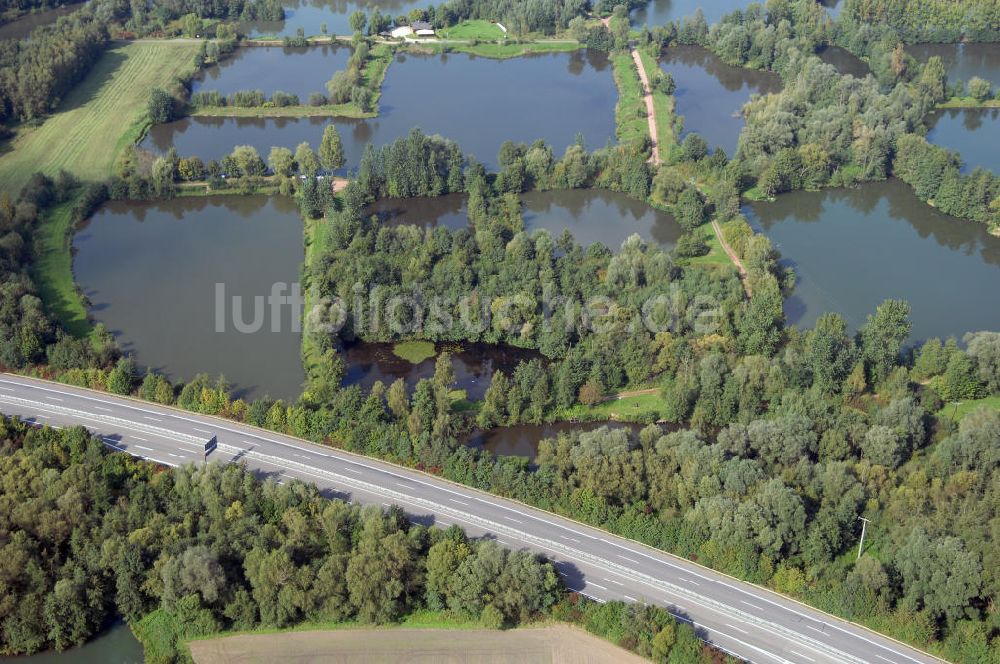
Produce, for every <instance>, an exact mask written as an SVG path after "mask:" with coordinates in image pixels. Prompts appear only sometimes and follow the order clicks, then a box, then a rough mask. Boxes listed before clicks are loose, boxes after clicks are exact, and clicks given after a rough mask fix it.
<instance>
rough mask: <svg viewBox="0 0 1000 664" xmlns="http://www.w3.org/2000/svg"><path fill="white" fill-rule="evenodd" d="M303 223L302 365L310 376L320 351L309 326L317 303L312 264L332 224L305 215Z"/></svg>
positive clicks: (321, 250) (324, 243)
mask: <svg viewBox="0 0 1000 664" xmlns="http://www.w3.org/2000/svg"><path fill="white" fill-rule="evenodd" d="M302 223H303V233H302V235H303V244H304V245H305V258H304V259H303V261H302V274H301V275H300V279H299V281H300V282H301V284H302V294H303V296H304V298H305V302H304V307H303V329H302V366H303V368H304V369H305V374H306V376H309V375H311V373H310V370H311V369H312V368H313V367H315V366H316V357H317V354H318V352H319V349H318V348H316V345H315V344H313V342H312V339H311V335H310V334H309V328H308V326H309V312H310V311H311V310H312V307H313V306H315V304H316V303H315V302H313V301H312V287H311V286H312V284H311V281H310V279H311V274H312V264H313V260H315V259H316V257H317V256H321V255H322V254H323V248H324V247H325V246H326V234H327V232H328V231H329V228H330V225H329V224H328V223H327V221H326V220H325V219H323V218H320V219H310V218H309V217H303V219H302Z"/></svg>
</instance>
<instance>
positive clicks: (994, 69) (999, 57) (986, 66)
mask: <svg viewBox="0 0 1000 664" xmlns="http://www.w3.org/2000/svg"><path fill="white" fill-rule="evenodd" d="M906 52H907V53H909V54H910V55H912V56H913V57H915V58H916V59H917V60H920V61H921V62H927V60H929V59H930V58H931V56H934V55H936V56H938V57H940V58H941V60H942V62H943V63H944V69H945V72H946V73H947V74H948V81H949V82H950V83H954V82H955V81H958V80H961V81H965V82H966V83H968V82H969V79H970V78H972V77H973V76H978V77H979V78H985V79H986V80H987V81H991V82H992V83H993V84H994V86H996V85H1000V44H912V45H910V46H907V47H906Z"/></svg>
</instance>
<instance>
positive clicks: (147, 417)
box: [142, 415, 163, 422]
mask: <svg viewBox="0 0 1000 664" xmlns="http://www.w3.org/2000/svg"><path fill="white" fill-rule="evenodd" d="M142 418H143V419H144V420H152V421H154V422H162V421H163V420H161V419H160V418H158V417H150V416H149V415H143V416H142Z"/></svg>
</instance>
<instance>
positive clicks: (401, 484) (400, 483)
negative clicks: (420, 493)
mask: <svg viewBox="0 0 1000 664" xmlns="http://www.w3.org/2000/svg"><path fill="white" fill-rule="evenodd" d="M394 484H395V485H396V486H401V487H403V488H404V489H412V488H413V487H412V486H410V485H409V484H403V483H402V482H394Z"/></svg>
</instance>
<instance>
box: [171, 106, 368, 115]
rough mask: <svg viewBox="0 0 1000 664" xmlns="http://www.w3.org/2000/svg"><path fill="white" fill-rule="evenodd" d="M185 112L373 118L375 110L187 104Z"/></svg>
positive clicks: (199, 113)
mask: <svg viewBox="0 0 1000 664" xmlns="http://www.w3.org/2000/svg"><path fill="white" fill-rule="evenodd" d="M187 114H188V115H191V116H196V117H205V118H310V117H331V118H373V117H375V116H376V115H377V113H375V111H362V110H361V109H360V108H358V106H357V105H356V104H352V103H347V104H334V105H329V104H328V105H324V106H303V105H299V106H254V107H250V108H247V107H243V106H189V107H188V110H187Z"/></svg>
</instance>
